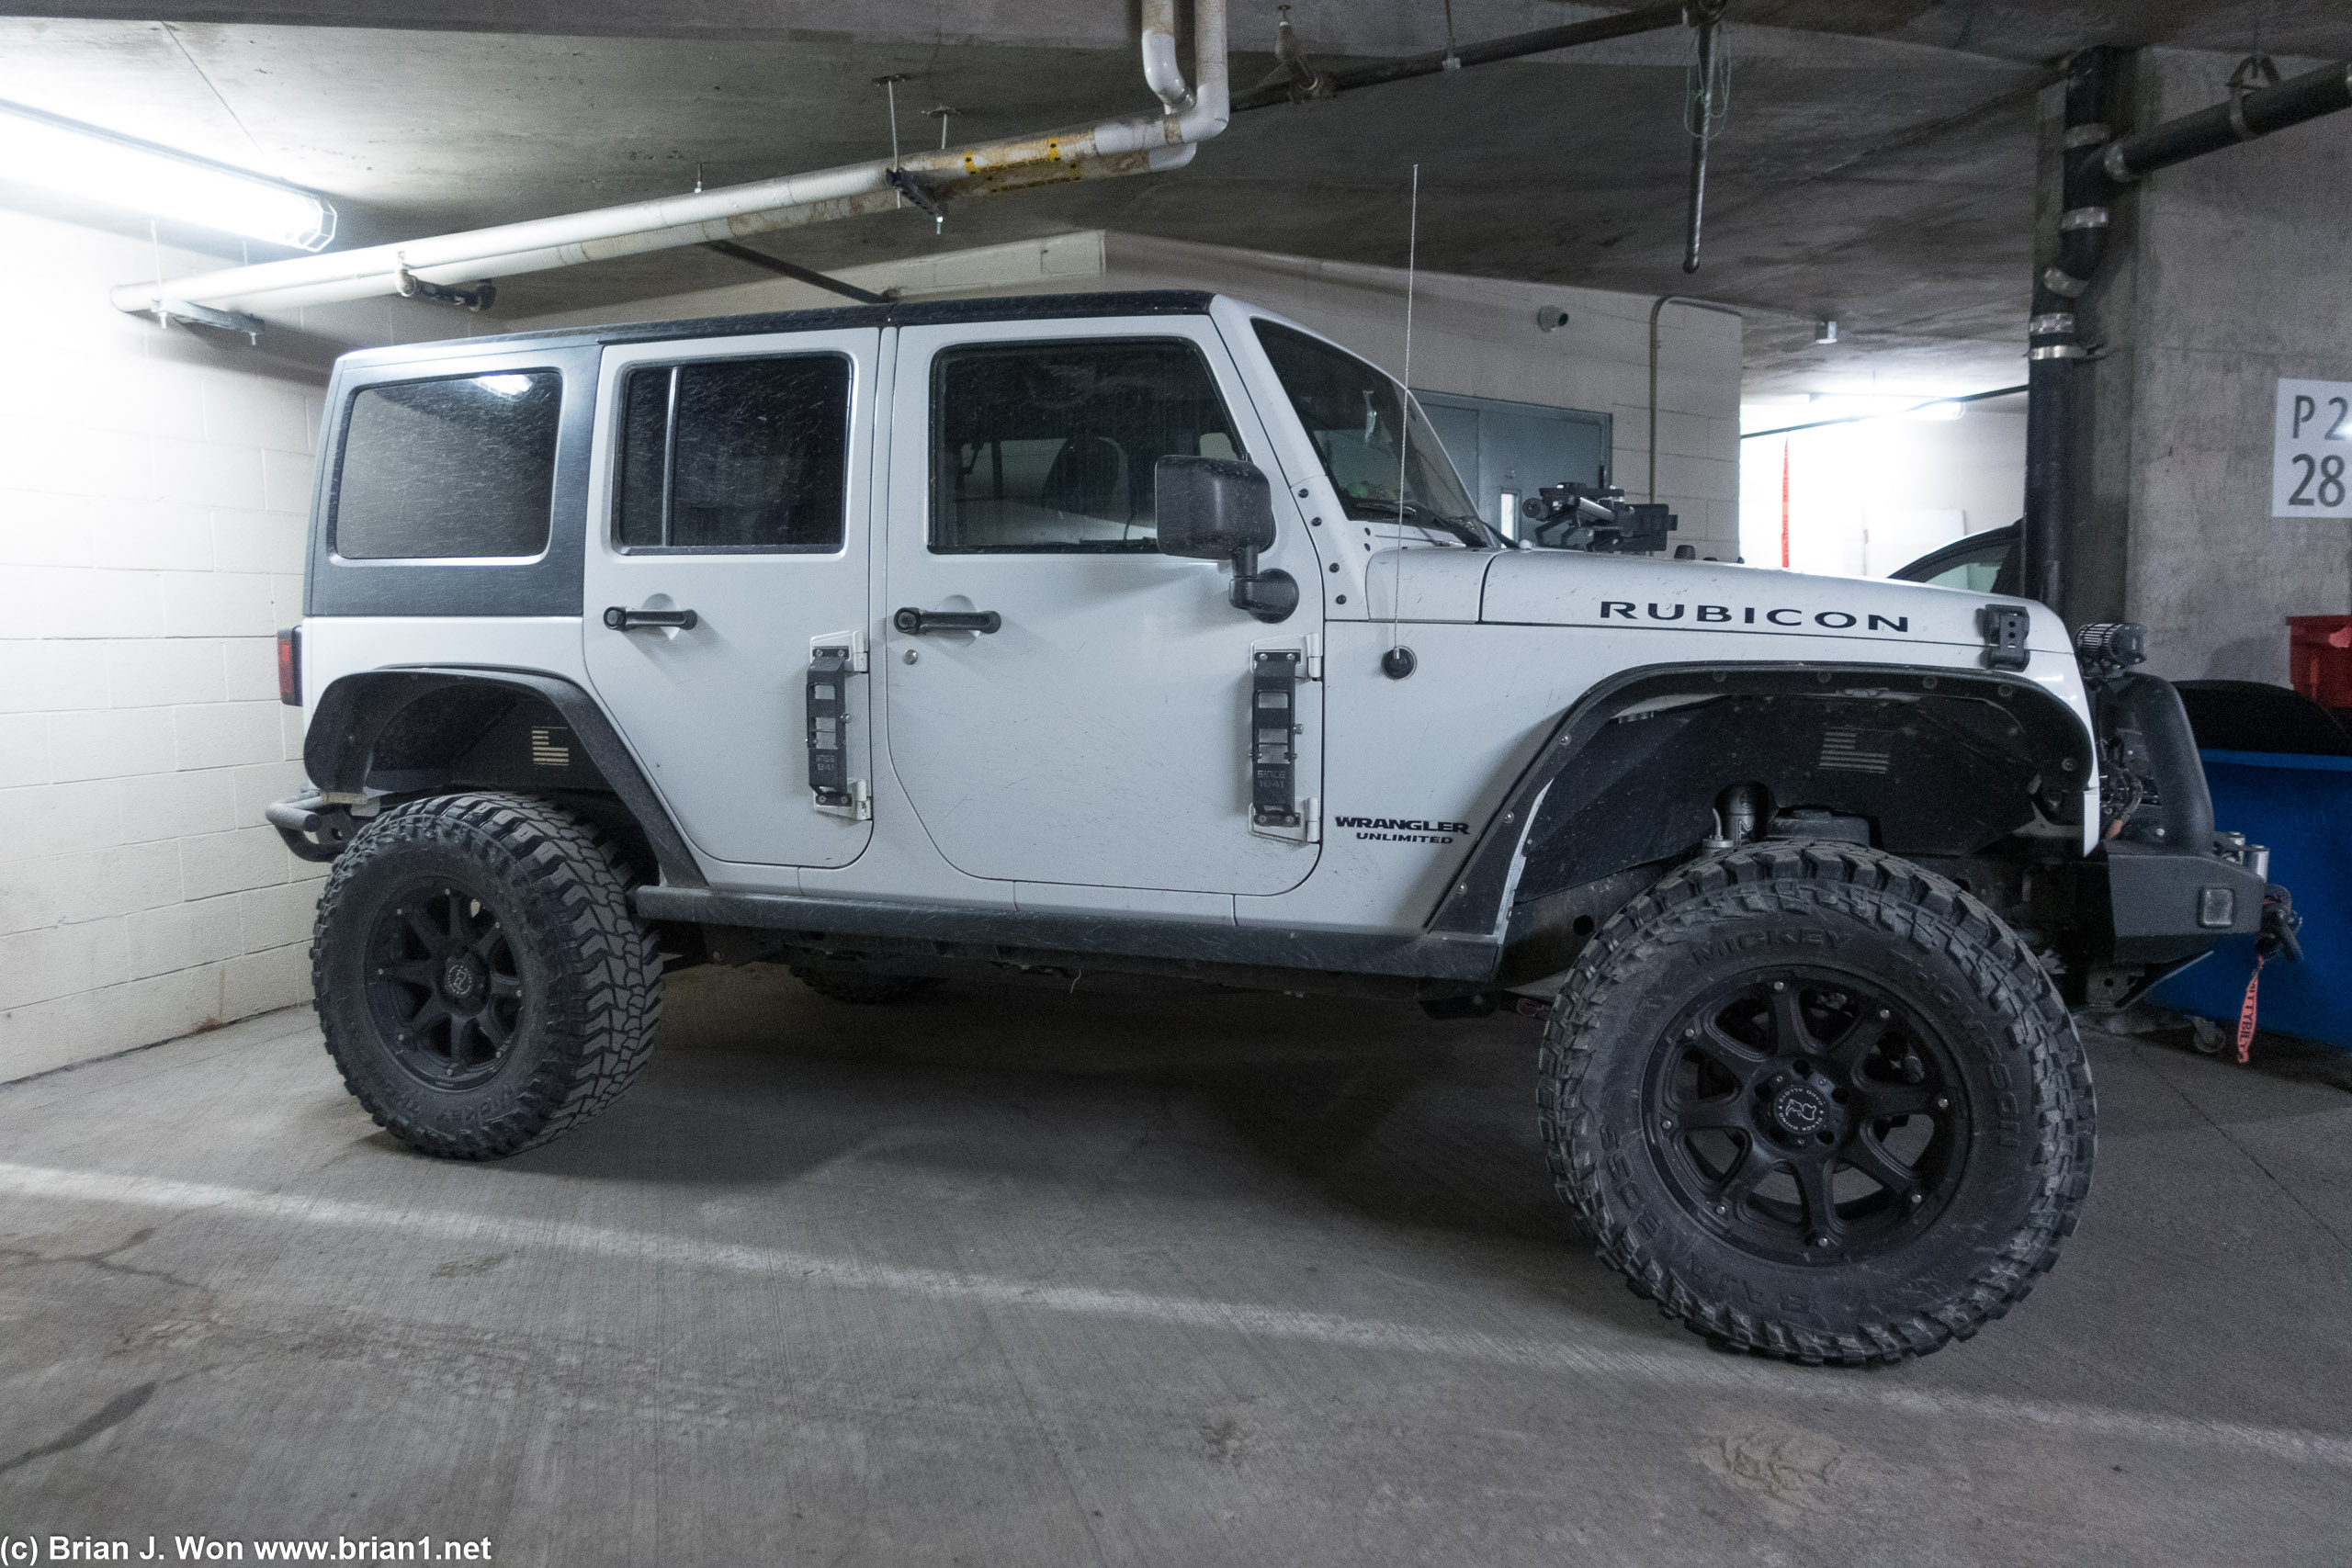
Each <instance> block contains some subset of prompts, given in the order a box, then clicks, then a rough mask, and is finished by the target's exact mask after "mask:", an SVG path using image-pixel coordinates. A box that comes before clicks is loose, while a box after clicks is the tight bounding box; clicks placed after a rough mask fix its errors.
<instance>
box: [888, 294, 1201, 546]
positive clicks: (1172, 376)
mask: <svg viewBox="0 0 2352 1568" xmlns="http://www.w3.org/2000/svg"><path fill="white" fill-rule="evenodd" d="M931 387H932V415H931V423H932V513H931V547H932V548H933V550H934V551H937V552H939V553H941V554H943V555H970V554H979V553H989V552H998V553H1021V552H1054V553H1061V554H1119V553H1138V554H1141V553H1149V552H1152V551H1156V550H1157V549H1159V505H1158V500H1157V478H1156V470H1157V468H1158V467H1159V459H1160V458H1162V457H1169V456H1170V455H1178V456H1183V457H1242V456H1243V453H1242V451H1241V443H1240V441H1239V440H1238V437H1236V435H1235V434H1234V431H1233V422H1232V421H1231V420H1230V419H1229V418H1228V417H1227V414H1226V409H1225V402H1224V400H1222V399H1221V398H1219V397H1218V396H1217V390H1216V380H1215V379H1214V378H1212V377H1211V376H1210V374H1209V367H1208V361H1207V360H1205V359H1204V358H1203V357H1202V355H1201V351H1200V350H1199V349H1198V348H1196V347H1194V346H1193V344H1190V343H1187V342H1185V341H1183V340H1182V339H1172V340H1171V339H1124V340H1117V341H1112V342H1101V343H1023V344H975V345H973V346H971V347H967V348H951V349H944V350H943V351H941V353H940V355H939V356H938V357H937V358H936V359H935V360H933V368H932V382H931Z"/></svg>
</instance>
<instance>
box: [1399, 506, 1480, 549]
mask: <svg viewBox="0 0 2352 1568" xmlns="http://www.w3.org/2000/svg"><path fill="white" fill-rule="evenodd" d="M1397 512H1398V514H1399V515H1400V516H1402V517H1403V518H1404V520H1405V521H1406V523H1408V525H1411V526H1413V527H1417V528H1442V529H1444V530H1445V531H1446V532H1447V533H1449V534H1451V535H1453V536H1454V537H1455V538H1457V539H1459V540H1461V541H1462V542H1463V543H1464V544H1465V545H1467V546H1469V547H1471V548H1472V549H1474V550H1491V549H1493V548H1494V547H1495V541H1494V538H1493V536H1491V535H1489V534H1488V533H1487V525H1485V524H1484V523H1481V522H1479V521H1478V519H1476V517H1450V516H1447V515H1446V514H1445V513H1442V512H1435V511H1432V510H1430V508H1429V507H1426V506H1423V505H1422V504H1421V503H1420V502H1418V501H1408V502H1404V503H1403V504H1402V505H1401V506H1399V507H1398V508H1397Z"/></svg>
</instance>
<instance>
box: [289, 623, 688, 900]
mask: <svg viewBox="0 0 2352 1568" xmlns="http://www.w3.org/2000/svg"><path fill="white" fill-rule="evenodd" d="M483 686H489V687H498V688H503V689H506V690H509V691H515V692H524V693H528V694H531V695H533V696H536V697H537V698H539V699H540V700H541V701H543V702H545V703H546V704H547V705H548V706H550V707H552V708H554V709H555V711H556V713H557V714H558V715H559V716H560V717H561V718H562V719H563V721H564V723H565V724H567V725H568V726H570V727H571V733H572V736H573V738H574V739H577V740H578V741H579V743H580V746H581V749H582V750H584V751H585V752H587V754H588V760H589V761H591V762H593V763H594V764H595V768H596V771H597V772H598V773H600V774H602V775H603V776H604V780H605V784H607V785H609V786H610V787H611V789H612V792H613V795H615V796H616V798H617V799H618V800H619V801H620V803H621V806H622V807H624V808H625V809H626V810H627V811H628V814H629V815H630V817H632V818H635V819H636V822H637V825H638V828H639V829H640V830H641V831H642V832H643V833H644V834H645V838H646V842H647V843H648V845H650V848H651V849H652V851H653V858H654V862H655V863H656V864H658V865H659V866H660V867H661V871H662V881H663V882H664V883H665V884H667V885H669V886H677V887H704V886H708V884H707V882H706V881H705V879H704V877H703V874H702V868H701V867H700V866H698V865H696V864H695V858H694V854H693V852H691V851H690V850H688V849H687V847H686V840H685V836H684V834H682V833H680V832H679V831H678V825H677V823H676V822H674V821H673V820H672V819H671V817H670V811H669V808H668V807H665V806H664V805H662V797H661V796H660V795H656V794H655V793H654V791H653V786H652V785H651V784H649V783H648V782H647V780H646V777H645V773H644V771H643V770H642V769H640V768H639V766H638V765H637V759H636V758H635V757H633V756H631V755H630V754H629V750H628V746H627V745H626V744H625V743H624V742H623V741H622V739H621V737H620V732H619V731H618V730H616V729H615V728H613V724H612V720H610V719H609V718H607V717H605V710H604V709H603V708H602V707H600V706H598V705H597V703H596V699H595V698H594V697H592V696H590V695H589V694H587V692H585V691H584V690H582V688H581V686H580V684H579V683H578V682H574V681H571V680H568V679H566V678H565V677H563V676H561V675H555V674H550V673H548V671H544V670H508V669H502V668H496V667H491V666H476V665H408V666H403V667H401V668H399V669H392V670H363V671H354V672H353V673H351V674H348V675H343V676H339V677H337V678H336V679H335V681H334V683H333V684H331V685H329V686H328V687H327V689H326V690H325V691H324V692H322V693H321V694H319V703H318V706H317V708H316V709H314V710H313V711H312V714H311V726H310V729H309V730H308V732H307V733H305V735H304V736H303V738H302V768H303V771H304V772H306V773H309V774H310V776H311V783H312V784H316V785H317V786H318V787H319V788H321V789H322V790H329V791H334V792H339V793H345V794H352V795H356V794H358V793H359V792H360V791H361V790H362V789H363V788H365V787H366V784H367V778H368V761H369V759H370V758H371V757H373V756H374V754H375V751H376V746H377V742H378V741H379V740H380V739H382V737H383V734H384V731H385V729H386V728H387V727H389V726H390V724H391V722H392V721H393V719H394V718H396V717H398V716H400V714H401V713H402V712H403V711H405V710H406V709H407V708H409V707H410V706H411V705H413V704H415V703H417V702H419V701H421V700H423V699H424V698H425V697H428V696H430V695H432V694H434V693H435V692H446V691H449V690H451V689H453V688H458V687H483Z"/></svg>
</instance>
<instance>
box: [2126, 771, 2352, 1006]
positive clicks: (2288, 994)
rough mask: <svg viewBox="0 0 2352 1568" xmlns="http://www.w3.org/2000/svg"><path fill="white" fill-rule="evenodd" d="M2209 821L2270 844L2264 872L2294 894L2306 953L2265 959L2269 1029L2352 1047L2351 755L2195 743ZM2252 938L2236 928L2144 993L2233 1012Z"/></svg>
mask: <svg viewBox="0 0 2352 1568" xmlns="http://www.w3.org/2000/svg"><path fill="white" fill-rule="evenodd" d="M2198 755H2199V756H2200V757H2202V758H2203V759H2204V760H2205V779H2206V782H2207V783H2208V784H2210V785H2211V788H2212V791H2213V824H2214V826H2215V827H2217V828H2221V829H2225V830H2229V831H2233V832H2239V833H2244V834H2245V836H2246V837H2247V838H2248V839H2250V840H2253V841H2254V842H2256V843H2257V844H2267V845H2269V846H2270V880H2271V881H2273V882H2276V883H2278V884H2279V885H2280V886H2283V887H2285V888H2286V889H2287V890H2288V891H2289V892H2290V893H2292V894H2293V895H2294V896H2295V908H2296V911H2297V912H2298V913H2300V914H2301V916H2302V917H2303V929H2302V931H2301V940H2302V944H2303V961H2302V962H2301V964H2295V963H2291V962H2290V961H2289V960H2288V959H2286V958H2285V957H2284V956H2283V955H2282V956H2279V957H2276V958H2273V959H2271V961H2270V962H2269V963H2268V964H2265V965H2263V969H2262V993H2261V1007H2260V1011H2261V1023H2262V1027H2263V1028H2264V1029H2267V1030H2274V1031H2276V1032H2278V1033H2280V1034H2292V1035H2296V1036H2298V1037H2300V1038H2301V1039H2304V1040H2320V1041H2325V1042H2326V1043H2329V1044H2331V1045H2344V1046H2352V757H2306V756H2299V755H2294V754H2290V753H2287V752H2279V751H2200V752H2199V753H2198ZM2254 940H2255V939H2254V938H2252V937H2250V936H2242V937H2233V938H2231V939H2230V940H2229V941H2228V942H2223V943H2222V945H2221V946H2220V947H2218V948H2216V949H2214V951H2213V952H2212V953H2211V954H2210V955H2208V956H2207V957H2206V958H2205V959H2204V960H2203V961H2202V962H2200V963H2197V964H2190V965H2189V966H2188V968H2187V969H2184V970H2182V971H2181V972H2180V973H2179V974H2177V975H2175V976H2173V977H2172V978H2171V979H2169V980H2166V981H2165V983H2164V984H2163V985H2161V986H2158V987H2155V989H2154V990H2153V991H2150V992H2149V993H2148V999H2149V1000H2151V1001H2153V1002H2155V1003H2158V1004H2159V1005H2161V1006H2164V1007H2168V1008H2177V1009H2178V1010H2180V1011H2182V1012H2186V1013H2193V1014H2195V1015H2196V1016H2197V1017H2199V1018H2211V1019H2216V1020H2219V1021H2222V1022H2224V1023H2230V1024H2234V1023H2236V1021H2237V1017H2238V1009H2239V1007H2240V1006H2241V1005H2242V1004H2243V1003H2244V1002H2245V982H2246V976H2248V975H2250V974H2252V973H2253V972H2254Z"/></svg>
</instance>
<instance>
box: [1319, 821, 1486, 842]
mask: <svg viewBox="0 0 2352 1568" xmlns="http://www.w3.org/2000/svg"><path fill="white" fill-rule="evenodd" d="M1331 825H1332V826H1333V827H1335V828H1353V829H1355V830H1356V837H1357V838H1359V839H1373V840H1380V841H1382V842H1385V843H1394V844H1450V843H1452V842H1453V840H1454V838H1455V836H1456V835H1457V834H1466V833H1468V832H1469V831H1470V824H1469V823H1467V822H1437V821H1431V820H1430V819H1429V818H1422V817H1334V818H1331Z"/></svg>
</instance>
